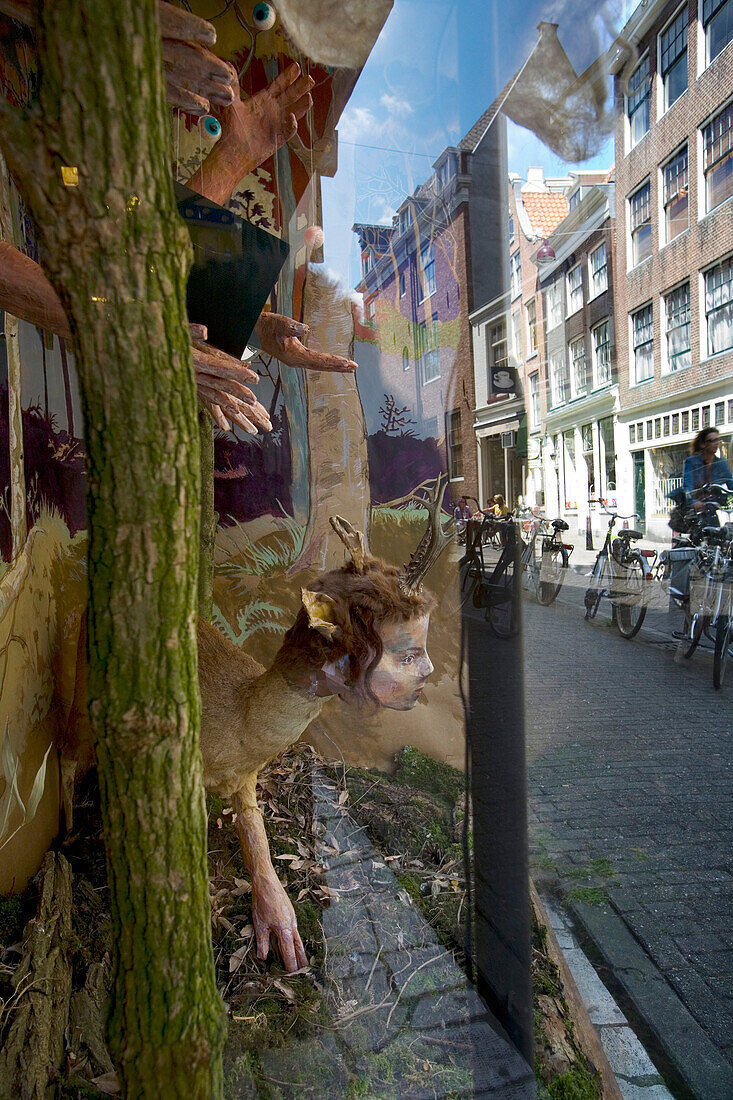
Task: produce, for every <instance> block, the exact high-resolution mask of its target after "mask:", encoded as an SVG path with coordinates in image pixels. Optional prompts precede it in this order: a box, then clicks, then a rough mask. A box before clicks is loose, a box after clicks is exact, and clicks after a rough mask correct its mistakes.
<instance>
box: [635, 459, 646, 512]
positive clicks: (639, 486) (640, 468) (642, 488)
mask: <svg viewBox="0 0 733 1100" xmlns="http://www.w3.org/2000/svg"><path fill="white" fill-rule="evenodd" d="M634 511H635V512H638V513H639V519H638V526H639V527H640V528H641V530H642V531H643V530H644V529H645V528H646V477H645V475H644V452H643V451H634Z"/></svg>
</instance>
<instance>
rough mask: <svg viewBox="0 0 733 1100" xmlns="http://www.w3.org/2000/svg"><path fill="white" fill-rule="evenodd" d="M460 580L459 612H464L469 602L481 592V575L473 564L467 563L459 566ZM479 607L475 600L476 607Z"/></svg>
mask: <svg viewBox="0 0 733 1100" xmlns="http://www.w3.org/2000/svg"><path fill="white" fill-rule="evenodd" d="M458 576H459V580H458V608H457V610H458V611H462V610H463V608H464V607H465V606H466V604H467V603H468V601H469V600H470V599H471V598H472V597H473V596H474V595H475V593H476V592H478V590H479V584H478V582H479V578H480V573H479V569H478V567H477V566H476V565H475V564H474V563H473V562H465V564H463V565H460V566H459V575H458ZM475 606H477V605H476V603H475V600H474V607H475Z"/></svg>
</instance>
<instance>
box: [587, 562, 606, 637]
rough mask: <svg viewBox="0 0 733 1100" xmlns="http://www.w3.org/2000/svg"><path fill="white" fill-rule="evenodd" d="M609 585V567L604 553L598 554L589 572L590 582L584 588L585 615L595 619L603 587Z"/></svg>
mask: <svg viewBox="0 0 733 1100" xmlns="http://www.w3.org/2000/svg"><path fill="white" fill-rule="evenodd" d="M610 585H611V567H610V565H609V563H608V558H607V557H606V556H605V554H599V556H598V557H597V558H596V560H595V564H594V566H593V571H592V573H591V578H590V584H589V585H588V587H587V588H586V590H585V617H586V619H588V620H589V621H590V619H595V617H596V615H597V613H598V608H599V607H600V605H601V595H602V592H603V589H604V588H605V589H608V588H609V587H610Z"/></svg>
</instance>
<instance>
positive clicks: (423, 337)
mask: <svg viewBox="0 0 733 1100" xmlns="http://www.w3.org/2000/svg"><path fill="white" fill-rule="evenodd" d="M415 359H417V360H419V361H420V371H421V375H422V384H423V386H424V385H425V384H426V383H427V382H433V381H435V379H436V378H440V352H439V350H438V322H437V319H436V318H435V317H433V320H432V321H431V322H429V323H428V324H426V323H425V322H424V321H418V323H417V324H416V325H415ZM403 365H404V364H403Z"/></svg>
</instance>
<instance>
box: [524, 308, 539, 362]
mask: <svg viewBox="0 0 733 1100" xmlns="http://www.w3.org/2000/svg"><path fill="white" fill-rule="evenodd" d="M530 306H532V308H533V309H534V343H533V342H532V329H533V326H532V325H531V324H530V320H529V307H530ZM524 309H525V315H526V317H527V358H528V359H532V358H533V356H535V355H537V354H538V353H539V347H540V344H539V330H538V328H537V295H535V296H534V298H530V300H529V301H528V302H527V304H526V306H525V307H524Z"/></svg>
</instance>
